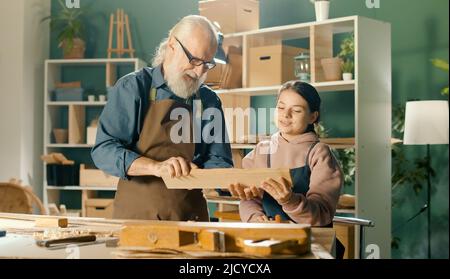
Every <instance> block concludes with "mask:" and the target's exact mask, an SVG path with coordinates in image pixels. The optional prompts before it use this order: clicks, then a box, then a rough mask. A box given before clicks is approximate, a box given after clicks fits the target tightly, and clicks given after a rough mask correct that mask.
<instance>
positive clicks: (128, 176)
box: [92, 15, 233, 221]
mask: <svg viewBox="0 0 450 279" xmlns="http://www.w3.org/2000/svg"><path fill="white" fill-rule="evenodd" d="M216 51H217V33H216V31H215V29H214V27H213V26H212V24H211V23H210V22H209V21H208V20H207V19H206V18H204V17H201V16H194V15H191V16H187V17H184V18H183V19H182V20H180V21H179V22H178V23H177V24H176V25H175V26H174V27H173V28H172V29H171V30H170V32H169V36H168V38H167V39H164V40H163V41H162V42H161V45H160V46H159V47H158V50H157V52H156V55H155V58H154V61H153V68H144V69H142V70H141V71H138V72H136V73H132V74H129V75H127V76H125V77H123V78H121V79H120V80H119V81H118V82H117V84H116V85H115V86H114V88H113V89H112V92H111V94H110V97H109V101H108V104H107V105H106V107H105V109H104V111H103V113H102V115H101V116H100V122H99V127H98V134H97V141H96V144H95V147H94V148H93V150H92V158H93V160H94V163H95V164H96V166H97V167H98V168H100V169H102V170H104V171H105V172H107V173H109V174H112V175H115V176H119V177H120V178H121V179H120V181H119V185H118V189H117V193H116V197H115V201H114V218H121V219H146V220H179V221H186V220H199V221H208V210H207V205H206V201H205V199H204V197H203V194H202V192H201V191H200V190H170V189H167V187H166V186H165V184H164V182H163V180H162V179H161V175H162V174H164V173H169V174H170V175H172V176H183V175H188V174H189V172H190V170H191V169H192V168H197V167H199V168H228V167H232V166H233V163H232V158H231V148H230V145H229V143H228V140H227V134H226V129H225V124H224V119H223V112H222V108H221V102H220V99H219V98H218V97H217V95H216V94H215V93H214V92H213V91H211V90H210V89H209V88H208V87H206V86H204V85H203V81H204V80H205V78H206V73H207V71H208V70H210V69H212V68H213V67H214V66H215V62H214V56H215V54H216ZM196 99H197V100H198V101H200V102H201V104H202V105H201V106H202V110H203V111H204V110H205V109H208V108H215V109H216V110H218V111H219V112H220V114H221V119H220V121H221V123H220V124H221V125H219V126H221V127H222V129H223V130H222V131H214V133H216V134H219V135H221V136H220V140H219V141H217V140H216V141H213V142H212V143H205V141H204V139H202V140H201V141H200V142H194V141H190V142H181V143H175V142H174V141H173V139H172V138H171V130H172V128H173V127H174V126H175V125H176V124H177V123H178V120H172V118H171V117H170V114H171V112H172V111H173V110H174V109H177V108H182V109H186V110H187V111H189V112H190V114H189V115H190V124H193V122H195V121H196V119H195V117H196V116H194V115H193V113H192V111H193V103H194V102H195V100H196ZM193 118H194V119H193ZM211 120H214V121H218V119H209V120H205V119H203V120H201V119H200V122H201V127H204V126H205V125H207V124H208V122H209V121H211Z"/></svg>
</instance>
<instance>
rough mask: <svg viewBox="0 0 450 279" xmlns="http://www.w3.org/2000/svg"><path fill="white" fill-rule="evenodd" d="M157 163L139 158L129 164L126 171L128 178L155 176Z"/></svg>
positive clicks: (145, 158)
mask: <svg viewBox="0 0 450 279" xmlns="http://www.w3.org/2000/svg"><path fill="white" fill-rule="evenodd" d="M157 163H158V162H157V161H155V160H152V159H150V158H147V157H139V158H137V159H136V160H134V161H133V163H131V165H130V168H129V169H128V171H127V174H128V175H129V176H144V175H157V173H158V172H157Z"/></svg>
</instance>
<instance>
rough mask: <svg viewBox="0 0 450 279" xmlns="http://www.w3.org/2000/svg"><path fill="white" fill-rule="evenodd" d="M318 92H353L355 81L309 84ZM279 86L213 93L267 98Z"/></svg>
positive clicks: (273, 93) (221, 90)
mask: <svg viewBox="0 0 450 279" xmlns="http://www.w3.org/2000/svg"><path fill="white" fill-rule="evenodd" d="M311 85H312V86H314V87H315V88H316V89H317V91H318V92H331V91H352V90H355V81H354V80H350V81H344V80H340V81H327V82H316V83H311ZM280 87H281V85H274V86H262V87H248V88H235V89H219V90H216V91H215V92H216V93H217V94H233V95H245V96H269V95H276V94H277V92H278V90H279V89H280Z"/></svg>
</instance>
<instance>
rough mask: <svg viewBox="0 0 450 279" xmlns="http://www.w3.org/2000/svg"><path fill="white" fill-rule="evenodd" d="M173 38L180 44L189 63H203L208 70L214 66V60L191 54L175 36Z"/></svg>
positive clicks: (198, 64)
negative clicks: (206, 59) (205, 59)
mask: <svg viewBox="0 0 450 279" xmlns="http://www.w3.org/2000/svg"><path fill="white" fill-rule="evenodd" d="M175 40H177V42H178V43H179V44H180V46H181V48H182V49H183V51H184V54H186V57H187V58H188V59H189V63H190V64H191V65H193V66H196V67H197V66H202V65H204V67H205V68H206V69H208V70H211V69H212V68H214V67H215V66H216V62H214V61H204V60H202V59H200V58H197V57H195V56H193V55H192V54H191V53H190V52H189V50H187V49H186V48H185V47H184V46H183V44H182V43H181V42H180V41H179V40H178V39H177V38H175Z"/></svg>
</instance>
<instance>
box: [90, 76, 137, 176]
mask: <svg viewBox="0 0 450 279" xmlns="http://www.w3.org/2000/svg"><path fill="white" fill-rule="evenodd" d="M108 97H109V100H108V103H107V104H106V106H105V108H104V110H103V112H102V114H101V115H100V119H99V123H98V129H97V138H96V142H95V146H94V148H93V149H92V151H91V156H92V160H93V161H94V164H95V165H96V166H97V167H98V168H99V169H101V170H103V171H105V172H106V173H108V174H111V175H114V176H118V177H120V178H122V179H128V176H127V172H128V169H129V167H130V166H131V164H132V163H133V161H134V160H136V159H137V158H139V157H140V156H141V155H140V154H138V152H137V151H136V150H134V149H135V145H136V142H137V140H138V139H139V132H138V127H139V122H140V119H141V114H142V107H141V99H140V98H139V87H138V84H137V81H136V78H135V77H134V76H132V75H130V76H126V77H124V78H122V79H120V80H119V81H118V82H117V84H116V85H115V86H114V87H113V88H112V90H111V92H110V94H109V96H108Z"/></svg>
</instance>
